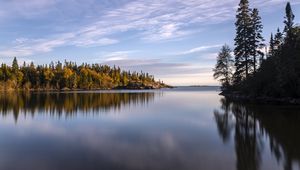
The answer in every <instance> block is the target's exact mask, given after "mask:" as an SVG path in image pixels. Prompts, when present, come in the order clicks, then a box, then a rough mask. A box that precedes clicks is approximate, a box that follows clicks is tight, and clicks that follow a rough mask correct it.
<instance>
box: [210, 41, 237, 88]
mask: <svg viewBox="0 0 300 170" xmlns="http://www.w3.org/2000/svg"><path fill="white" fill-rule="evenodd" d="M232 65H233V59H232V56H231V50H230V48H229V46H228V45H226V44H225V45H224V46H223V47H222V49H221V51H220V52H219V54H218V58H217V64H216V66H215V68H214V69H213V71H214V78H215V79H219V80H220V82H221V83H222V87H223V89H226V88H228V87H229V86H230V84H231V79H232Z"/></svg>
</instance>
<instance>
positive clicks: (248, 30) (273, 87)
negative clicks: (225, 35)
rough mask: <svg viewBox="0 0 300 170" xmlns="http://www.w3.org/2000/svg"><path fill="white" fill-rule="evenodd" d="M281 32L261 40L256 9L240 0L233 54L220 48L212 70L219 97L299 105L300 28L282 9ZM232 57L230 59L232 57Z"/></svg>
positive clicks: (288, 5) (290, 10)
mask: <svg viewBox="0 0 300 170" xmlns="http://www.w3.org/2000/svg"><path fill="white" fill-rule="evenodd" d="M285 13H286V15H285V17H284V21H283V23H284V30H283V31H280V29H279V28H278V29H277V32H276V34H271V36H270V41H269V43H265V39H264V38H263V34H262V31H263V24H262V21H261V17H260V15H259V11H258V9H256V8H254V9H251V8H250V7H249V2H248V0H241V1H240V4H239V8H238V10H237V15H236V23H235V26H236V37H235V39H234V42H235V44H234V45H235V48H234V50H233V52H232V51H231V49H230V47H229V46H228V45H224V46H223V47H222V49H221V50H220V52H219V55H218V58H217V64H216V66H215V68H214V70H213V71H214V78H215V79H218V80H219V81H220V82H221V84H222V87H221V89H222V93H221V95H224V96H225V97H227V98H230V99H233V100H246V101H254V102H260V103H285V104H300V26H299V25H297V24H295V23H294V19H295V15H294V14H293V11H292V7H291V4H290V3H287V5H286V11H285ZM232 53H233V54H234V57H233V56H232Z"/></svg>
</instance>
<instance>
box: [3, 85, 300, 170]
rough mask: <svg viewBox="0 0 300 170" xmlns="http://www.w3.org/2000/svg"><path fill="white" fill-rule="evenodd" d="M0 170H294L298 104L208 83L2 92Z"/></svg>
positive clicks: (299, 158) (298, 156)
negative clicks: (223, 92)
mask: <svg viewBox="0 0 300 170" xmlns="http://www.w3.org/2000/svg"><path fill="white" fill-rule="evenodd" d="M0 114H1V117H0V169H1V170H15V169H16V170H33V169H36V170H83V169H84V170H100V169H103V170H115V169H118V170H127V169H128V170H129V169H130V170H235V169H236V170H258V169H261V170H277V169H285V170H291V169H296V170H297V169H300V168H299V167H300V165H299V162H300V147H299V145H300V133H299V131H300V123H299V122H300V108H299V107H296V106H265V105H254V104H241V103H233V102H231V101H228V100H225V99H224V98H222V97H221V96H218V91H217V90H216V89H213V88H212V89H211V88H179V89H174V90H161V91H111V92H103V91H102V92H77V93H25V94H16V93H13V94H12V93H10V94H0Z"/></svg>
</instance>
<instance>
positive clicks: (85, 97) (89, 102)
mask: <svg viewBox="0 0 300 170" xmlns="http://www.w3.org/2000/svg"><path fill="white" fill-rule="evenodd" d="M156 94H158V95H161V93H156V92H145V93H1V94H0V113H1V114H2V116H7V115H9V114H13V116H14V118H15V120H16V121H17V120H18V117H19V115H20V114H24V116H27V115H31V116H34V115H35V114H37V113H39V114H50V115H51V116H59V117H60V116H62V115H65V116H67V117H70V116H76V114H77V113H79V112H80V113H81V114H90V113H93V114H97V113H105V112H108V111H110V110H120V109H121V108H122V107H123V106H130V105H146V104H148V103H149V102H150V101H153V100H154V97H155V95H156Z"/></svg>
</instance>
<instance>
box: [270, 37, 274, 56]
mask: <svg viewBox="0 0 300 170" xmlns="http://www.w3.org/2000/svg"><path fill="white" fill-rule="evenodd" d="M269 44H270V48H269V57H273V56H274V50H275V49H274V47H275V43H274V38H273V33H271V38H270V43H269Z"/></svg>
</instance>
